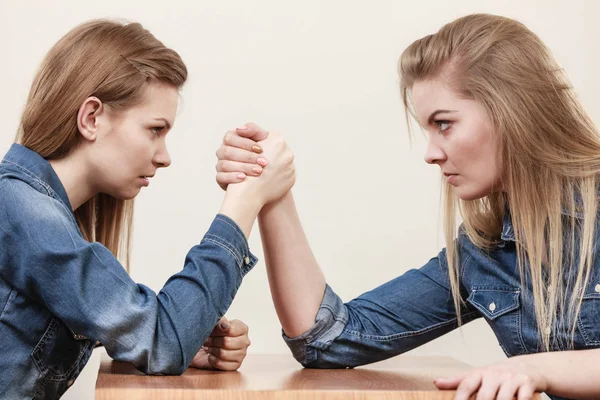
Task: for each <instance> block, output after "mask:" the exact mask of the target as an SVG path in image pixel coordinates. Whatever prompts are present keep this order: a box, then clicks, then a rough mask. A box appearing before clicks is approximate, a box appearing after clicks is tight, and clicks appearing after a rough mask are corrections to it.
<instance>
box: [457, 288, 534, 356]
mask: <svg viewBox="0 0 600 400" xmlns="http://www.w3.org/2000/svg"><path fill="white" fill-rule="evenodd" d="M520 299H521V290H520V289H519V288H512V287H490V286H477V287H474V288H472V289H471V293H470V294H469V297H468V298H467V302H469V303H470V304H471V305H472V306H473V307H475V308H476V309H477V310H478V311H479V312H480V313H481V315H482V316H483V317H484V318H485V319H486V321H487V323H488V324H489V325H490V327H491V328H492V330H493V331H494V334H495V335H496V338H497V339H498V343H499V344H500V347H501V348H502V350H503V351H504V353H506V355H507V356H515V355H519V354H524V353H526V348H525V344H524V342H523V335H522V334H521V300H520Z"/></svg>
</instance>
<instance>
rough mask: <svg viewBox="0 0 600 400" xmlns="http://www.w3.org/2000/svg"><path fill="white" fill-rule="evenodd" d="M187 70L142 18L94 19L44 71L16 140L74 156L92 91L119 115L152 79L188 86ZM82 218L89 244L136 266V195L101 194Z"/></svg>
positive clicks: (60, 47)
mask: <svg viewBox="0 0 600 400" xmlns="http://www.w3.org/2000/svg"><path fill="white" fill-rule="evenodd" d="M186 79H187V68H186V66H185V64H184V63H183V61H182V60H181V58H180V56H179V55H178V54H177V53H176V52H175V51H173V50H171V49H169V48H167V47H165V46H164V45H163V44H162V43H161V42H160V41H158V40H157V39H156V38H155V37H154V36H153V35H152V34H151V33H150V32H149V31H147V30H146V29H144V28H143V27H142V26H141V25H140V24H138V23H119V22H115V21H108V20H94V21H89V22H86V23H84V24H82V25H80V26H78V27H76V28H74V29H73V30H71V31H70V32H68V33H67V34H66V35H65V36H63V37H62V38H61V39H60V40H59V41H58V42H57V43H56V44H55V45H54V46H53V47H52V48H51V49H50V51H49V52H48V54H47V55H46V57H45V59H44V60H43V62H42V64H41V66H40V69H39V71H38V72H37V74H36V76H35V79H34V81H33V84H32V86H31V91H30V93H29V97H28V99H27V103H26V105H25V110H24V112H23V115H22V118H21V124H20V127H19V131H18V133H17V137H16V141H17V142H18V143H20V144H22V145H23V146H25V147H28V148H29V149H31V150H33V151H35V152H37V153H39V154H40V155H41V156H42V157H44V158H45V159H48V160H56V159H60V158H63V157H65V156H67V155H68V154H69V153H70V152H71V151H72V150H73V149H75V148H76V147H77V145H78V144H79V142H80V140H81V135H80V134H79V130H78V127H77V113H78V111H79V107H80V106H81V104H82V103H83V102H84V100H85V99H86V98H88V97H90V96H95V97H97V98H98V99H100V100H101V101H102V103H103V105H104V107H105V108H106V109H107V110H108V111H110V112H113V113H118V112H122V111H124V110H125V109H127V108H128V107H132V106H134V105H136V104H138V103H139V102H141V101H142V96H143V93H144V89H145V87H146V85H147V84H148V83H152V82H161V83H166V84H169V85H172V86H174V87H176V88H180V87H181V86H182V85H183V84H184V83H185V81H186ZM75 217H76V219H77V223H78V225H79V228H80V230H81V232H82V234H83V236H84V238H85V239H86V240H88V241H98V242H100V243H102V244H104V245H105V246H106V247H107V248H108V249H109V250H110V251H111V252H112V253H113V254H114V255H115V257H118V258H119V259H120V260H121V261H122V263H123V264H124V266H125V268H126V269H128V268H129V250H130V243H131V232H132V222H133V200H121V199H117V198H115V197H112V196H110V195H107V194H103V193H100V194H98V195H96V196H94V197H93V198H91V199H90V200H89V201H87V202H86V203H85V204H83V205H82V206H81V207H79V208H78V209H77V210H75Z"/></svg>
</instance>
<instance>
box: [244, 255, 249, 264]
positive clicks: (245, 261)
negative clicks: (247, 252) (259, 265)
mask: <svg viewBox="0 0 600 400" xmlns="http://www.w3.org/2000/svg"><path fill="white" fill-rule="evenodd" d="M244 263H245V264H246V265H248V264H250V257H248V256H246V257H245V258H244Z"/></svg>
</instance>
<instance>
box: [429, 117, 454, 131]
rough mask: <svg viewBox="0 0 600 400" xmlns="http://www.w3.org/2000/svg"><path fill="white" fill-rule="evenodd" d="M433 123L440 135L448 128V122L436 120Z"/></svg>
mask: <svg viewBox="0 0 600 400" xmlns="http://www.w3.org/2000/svg"><path fill="white" fill-rule="evenodd" d="M433 123H434V124H435V125H436V126H437V127H438V128H439V132H440V133H442V132H444V131H445V130H447V129H448V128H450V121H448V120H445V119H438V120H435V121H433Z"/></svg>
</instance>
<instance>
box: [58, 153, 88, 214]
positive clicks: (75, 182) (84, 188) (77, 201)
mask: <svg viewBox="0 0 600 400" xmlns="http://www.w3.org/2000/svg"><path fill="white" fill-rule="evenodd" d="M49 162H50V165H51V166H52V168H53V169H54V172H56V175H58V178H59V179H60V181H61V183H62V185H63V186H64V188H65V191H66V192H67V196H68V197H69V202H70V203H71V207H72V208H73V211H75V210H77V209H78V208H79V207H80V206H81V205H82V204H84V203H85V202H86V201H88V200H89V199H91V198H92V197H94V196H95V195H96V194H97V193H98V192H97V190H95V189H94V187H93V186H92V185H91V184H90V183H91V182H93V180H92V179H89V173H88V169H87V168H84V167H83V166H84V165H85V163H83V162H82V160H79V159H78V154H77V152H74V153H72V154H70V155H69V156H67V157H65V158H61V159H60V160H49Z"/></svg>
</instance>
